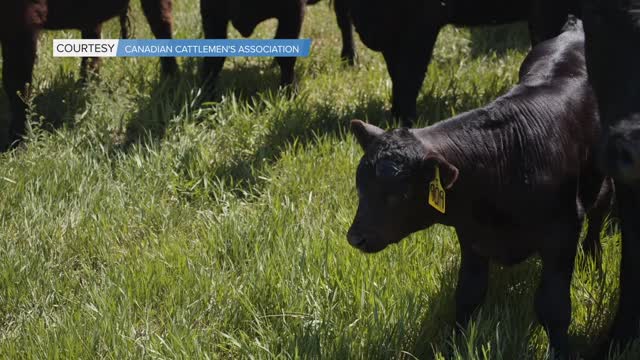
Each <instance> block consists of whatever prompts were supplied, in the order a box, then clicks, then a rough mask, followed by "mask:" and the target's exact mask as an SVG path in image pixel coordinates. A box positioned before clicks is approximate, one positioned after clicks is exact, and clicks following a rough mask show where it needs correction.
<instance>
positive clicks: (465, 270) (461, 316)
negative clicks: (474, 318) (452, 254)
mask: <svg viewBox="0 0 640 360" xmlns="http://www.w3.org/2000/svg"><path fill="white" fill-rule="evenodd" d="M460 248H461V251H462V259H461V262H460V270H459V272H458V285H457V287H456V323H457V324H458V326H461V327H465V326H466V325H467V323H468V322H469V320H470V319H471V315H472V314H473V312H474V311H475V310H476V309H477V308H478V306H480V304H482V302H483V301H484V298H485V296H486V294H487V287H488V283H489V261H488V260H487V259H486V258H484V257H482V256H480V255H478V254H477V253H476V252H475V251H474V250H473V249H472V248H471V246H470V245H468V244H465V243H463V242H462V241H461V242H460Z"/></svg>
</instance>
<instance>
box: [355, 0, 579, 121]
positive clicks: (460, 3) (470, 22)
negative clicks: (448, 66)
mask: <svg viewBox="0 0 640 360" xmlns="http://www.w3.org/2000/svg"><path fill="white" fill-rule="evenodd" d="M349 1H350V9H349V10H350V13H351V17H352V19H353V23H354V25H355V28H356V30H357V32H358V33H359V34H360V38H361V39H362V42H364V44H365V45H367V46H368V47H370V48H371V49H373V50H376V51H380V52H382V54H383V56H384V59H385V61H386V63H387V69H388V71H389V75H390V76H391V80H392V82H393V95H392V101H393V105H392V112H393V114H394V116H395V117H397V118H399V119H400V120H401V123H402V124H403V125H404V126H411V124H412V122H413V119H415V117H416V98H417V97H418V93H419V92H420V88H421V87H422V82H423V81H424V77H425V74H426V72H427V67H428V65H429V62H430V61H431V54H432V52H433V46H434V44H435V42H436V38H437V36H438V33H439V31H440V29H441V28H442V27H443V26H444V25H447V24H453V25H456V26H481V25H495V24H506V23H512V22H516V21H522V20H524V21H529V29H530V33H531V41H532V43H533V44H537V43H539V42H540V41H543V40H547V39H550V38H552V37H554V36H556V35H558V34H559V33H560V31H561V29H562V26H563V24H564V23H565V21H566V19H567V15H568V14H569V13H573V14H575V13H577V12H578V9H579V5H578V4H577V2H578V0H527V1H514V0H398V1H387V0H349Z"/></svg>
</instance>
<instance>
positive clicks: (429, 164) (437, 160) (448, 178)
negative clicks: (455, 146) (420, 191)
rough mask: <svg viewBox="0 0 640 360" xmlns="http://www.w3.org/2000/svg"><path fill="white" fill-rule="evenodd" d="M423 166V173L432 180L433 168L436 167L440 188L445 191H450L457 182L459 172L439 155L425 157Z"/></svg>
mask: <svg viewBox="0 0 640 360" xmlns="http://www.w3.org/2000/svg"><path fill="white" fill-rule="evenodd" d="M424 166H425V173H427V174H430V176H431V177H432V178H433V177H434V176H435V167H436V166H438V168H439V169H440V181H441V182H442V186H444V188H445V189H447V190H449V189H451V188H452V187H453V185H454V184H455V183H456V181H458V175H459V173H460V171H459V170H458V168H457V167H455V166H454V165H453V164H451V163H450V162H448V161H447V159H445V158H444V157H443V156H441V155H429V156H427V157H426V159H425V161H424ZM429 181H431V180H429Z"/></svg>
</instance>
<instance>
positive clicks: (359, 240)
mask: <svg viewBox="0 0 640 360" xmlns="http://www.w3.org/2000/svg"><path fill="white" fill-rule="evenodd" d="M347 240H349V244H351V245H352V246H360V245H362V244H363V243H364V241H365V237H364V236H361V235H357V234H349V235H347Z"/></svg>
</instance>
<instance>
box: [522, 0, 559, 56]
mask: <svg viewBox="0 0 640 360" xmlns="http://www.w3.org/2000/svg"><path fill="white" fill-rule="evenodd" d="M531 6H532V10H531V13H530V16H529V36H530V37H531V44H532V45H533V46H535V45H537V44H539V43H541V42H543V41H545V40H549V39H551V38H554V37H556V36H558V35H559V34H560V33H561V32H562V27H563V26H564V24H565V23H566V22H567V17H568V15H569V6H568V5H567V4H566V1H560V2H558V1H557V0H540V1H532V5H531Z"/></svg>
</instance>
